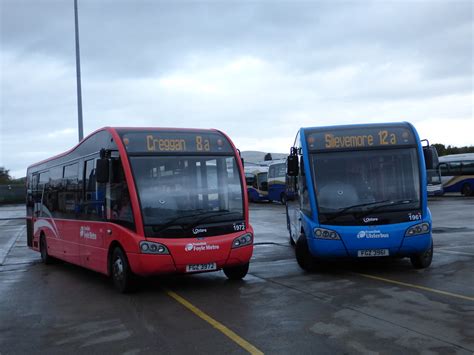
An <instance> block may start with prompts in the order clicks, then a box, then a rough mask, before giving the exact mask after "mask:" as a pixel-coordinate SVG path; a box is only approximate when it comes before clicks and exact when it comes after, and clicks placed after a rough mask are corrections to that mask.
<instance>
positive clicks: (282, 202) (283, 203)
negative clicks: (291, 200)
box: [280, 192, 286, 205]
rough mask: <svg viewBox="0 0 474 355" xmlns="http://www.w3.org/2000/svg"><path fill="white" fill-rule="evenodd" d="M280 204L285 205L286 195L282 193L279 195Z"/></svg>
mask: <svg viewBox="0 0 474 355" xmlns="http://www.w3.org/2000/svg"><path fill="white" fill-rule="evenodd" d="M280 202H281V204H282V205H286V194H285V193H284V192H282V193H281V194H280Z"/></svg>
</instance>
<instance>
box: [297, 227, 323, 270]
mask: <svg viewBox="0 0 474 355" xmlns="http://www.w3.org/2000/svg"><path fill="white" fill-rule="evenodd" d="M295 254H296V261H297V262H298V265H299V266H300V267H301V268H302V269H303V270H305V271H308V272H312V271H315V270H316V269H317V265H318V262H317V260H316V259H315V258H314V257H313V256H312V255H311V253H310V252H309V249H308V241H307V240H306V237H305V235H304V234H301V235H300V237H299V238H298V240H297V241H296V247H295Z"/></svg>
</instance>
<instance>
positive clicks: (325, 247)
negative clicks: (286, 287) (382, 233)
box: [308, 233, 433, 259]
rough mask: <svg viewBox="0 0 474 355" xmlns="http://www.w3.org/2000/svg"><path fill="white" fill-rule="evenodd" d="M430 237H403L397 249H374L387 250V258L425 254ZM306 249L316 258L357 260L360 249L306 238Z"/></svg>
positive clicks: (379, 247) (428, 235) (341, 242)
mask: <svg viewBox="0 0 474 355" xmlns="http://www.w3.org/2000/svg"><path fill="white" fill-rule="evenodd" d="M432 242H433V241H432V237H431V234H430V233H427V234H422V235H417V236H412V237H404V238H403V240H402V244H401V245H400V246H399V247H386V248H384V247H383V246H377V247H374V249H388V256H394V257H409V256H412V255H415V254H420V253H423V252H425V251H426V250H428V249H429V248H430V247H431V244H432ZM308 247H309V250H310V252H311V254H312V255H313V256H314V257H316V258H321V259H323V258H357V257H358V251H359V250H361V249H352V248H350V249H348V248H346V246H345V245H344V243H343V241H342V240H324V239H316V238H308Z"/></svg>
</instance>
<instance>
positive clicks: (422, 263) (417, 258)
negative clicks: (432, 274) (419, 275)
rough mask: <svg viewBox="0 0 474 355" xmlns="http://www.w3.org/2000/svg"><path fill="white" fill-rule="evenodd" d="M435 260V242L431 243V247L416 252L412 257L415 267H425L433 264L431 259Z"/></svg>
mask: <svg viewBox="0 0 474 355" xmlns="http://www.w3.org/2000/svg"><path fill="white" fill-rule="evenodd" d="M432 260H433V243H431V248H429V249H428V250H427V251H425V252H423V253H421V254H416V255H413V256H412V257H410V261H411V264H412V265H413V267H414V268H415V269H425V268H427V267H428V266H430V265H431V261H432Z"/></svg>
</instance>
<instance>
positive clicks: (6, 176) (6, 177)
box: [0, 166, 26, 185]
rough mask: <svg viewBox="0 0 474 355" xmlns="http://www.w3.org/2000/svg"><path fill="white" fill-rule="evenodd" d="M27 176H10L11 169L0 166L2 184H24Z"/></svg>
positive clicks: (0, 181) (0, 183)
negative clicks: (17, 177)
mask: <svg viewBox="0 0 474 355" xmlns="http://www.w3.org/2000/svg"><path fill="white" fill-rule="evenodd" d="M25 180H26V178H21V179H14V178H12V177H11V176H10V170H8V169H5V168H4V167H3V166H0V185H22V184H25Z"/></svg>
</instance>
